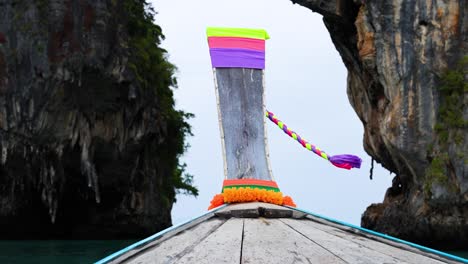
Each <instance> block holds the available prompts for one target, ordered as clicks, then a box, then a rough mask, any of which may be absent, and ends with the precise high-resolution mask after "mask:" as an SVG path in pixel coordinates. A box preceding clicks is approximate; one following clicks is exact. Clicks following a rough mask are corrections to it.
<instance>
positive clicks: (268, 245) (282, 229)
mask: <svg viewBox="0 0 468 264" xmlns="http://www.w3.org/2000/svg"><path fill="white" fill-rule="evenodd" d="M241 263H346V262H345V261H343V260H342V259H341V258H339V257H338V256H336V255H334V254H332V253H331V252H329V251H327V250H326V249H324V248H323V247H321V246H320V245H317V244H315V243H314V242H312V241H311V240H309V239H307V238H305V237H304V236H303V235H301V234H299V233H298V232H296V231H295V230H293V229H291V228H290V227H288V226H287V225H285V224H283V223H282V222H281V221H280V220H278V219H265V218H258V219H244V240H243V245H242V262H241Z"/></svg>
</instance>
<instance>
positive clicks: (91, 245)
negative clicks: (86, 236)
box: [0, 240, 136, 264]
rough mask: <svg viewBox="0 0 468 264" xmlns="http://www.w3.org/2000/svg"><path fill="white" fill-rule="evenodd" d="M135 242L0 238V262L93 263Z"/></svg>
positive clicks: (37, 263)
mask: <svg viewBox="0 0 468 264" xmlns="http://www.w3.org/2000/svg"><path fill="white" fill-rule="evenodd" d="M135 242H136V241H135V240H0V263H1V264H30V263H31V264H42V263H44V264H58V263H60V264H65V263H66V264H86V263H94V262H95V261H97V260H100V259H102V258H104V257H106V256H107V255H110V254H111V253H114V252H116V251H118V250H120V249H122V248H124V247H126V246H128V245H130V244H133V243H135Z"/></svg>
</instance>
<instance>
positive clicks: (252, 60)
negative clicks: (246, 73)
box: [210, 48, 265, 69]
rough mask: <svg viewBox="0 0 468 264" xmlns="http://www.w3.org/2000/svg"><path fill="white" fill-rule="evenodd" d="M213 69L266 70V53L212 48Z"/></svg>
mask: <svg viewBox="0 0 468 264" xmlns="http://www.w3.org/2000/svg"><path fill="white" fill-rule="evenodd" d="M210 55H211V65H212V66H213V68H251V69H265V52H264V51H258V50H247V49H235V48H211V49H210Z"/></svg>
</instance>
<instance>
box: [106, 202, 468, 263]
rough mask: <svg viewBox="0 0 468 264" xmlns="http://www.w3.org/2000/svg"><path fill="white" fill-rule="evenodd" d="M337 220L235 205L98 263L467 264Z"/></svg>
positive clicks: (254, 205)
mask: <svg viewBox="0 0 468 264" xmlns="http://www.w3.org/2000/svg"><path fill="white" fill-rule="evenodd" d="M337 222H339V221H336V222H333V220H330V219H324V218H322V217H320V216H317V215H313V214H311V213H307V212H305V211H303V210H300V209H294V208H290V207H284V206H278V205H273V204H267V203H258V202H254V203H243V204H233V205H228V206H223V207H221V208H218V209H215V210H212V211H210V212H208V213H206V214H204V215H202V216H200V217H197V218H194V219H193V220H191V221H188V222H186V223H183V224H181V225H178V226H176V227H174V228H171V229H170V230H165V231H162V232H160V233H158V234H156V235H155V236H152V237H150V238H149V239H147V240H146V241H144V242H143V243H140V244H138V245H132V246H130V247H128V248H126V249H123V250H121V251H120V252H117V253H115V254H113V255H111V256H109V257H108V259H104V260H102V261H100V262H97V263H98V264H101V263H132V264H137V263H138V264H147V263H154V264H156V263H427V264H431V263H466V262H465V261H464V259H462V258H459V259H456V257H455V256H452V257H455V259H454V258H451V255H448V254H446V256H444V255H441V254H438V253H439V252H437V251H435V250H434V252H429V251H427V250H424V247H421V248H417V247H413V246H411V245H409V244H408V243H402V242H398V239H395V238H394V239H395V240H391V239H389V238H391V237H383V236H385V235H383V236H382V235H375V234H372V233H369V232H368V231H367V230H365V229H362V228H356V227H353V226H351V225H344V224H341V223H337ZM369 231H370V230H369ZM370 232H372V231H370ZM440 253H442V252H440Z"/></svg>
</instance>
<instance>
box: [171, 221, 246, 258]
mask: <svg viewBox="0 0 468 264" xmlns="http://www.w3.org/2000/svg"><path fill="white" fill-rule="evenodd" d="M243 227H244V224H243V220H242V219H236V218H232V219H230V220H228V221H226V222H225V223H224V224H223V225H222V226H220V227H219V228H218V229H216V231H215V232H213V233H212V234H210V235H209V236H208V237H207V238H206V239H204V240H203V241H202V242H201V243H199V244H198V245H197V246H196V247H195V248H193V250H192V251H190V252H189V253H187V254H186V255H184V256H183V257H182V258H180V259H179V260H178V261H177V263H180V264H185V263H187V264H188V263H199V264H205V263H206V264H211V263H239V261H240V254H241V247H242V232H243Z"/></svg>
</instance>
